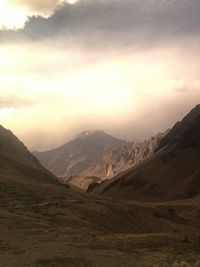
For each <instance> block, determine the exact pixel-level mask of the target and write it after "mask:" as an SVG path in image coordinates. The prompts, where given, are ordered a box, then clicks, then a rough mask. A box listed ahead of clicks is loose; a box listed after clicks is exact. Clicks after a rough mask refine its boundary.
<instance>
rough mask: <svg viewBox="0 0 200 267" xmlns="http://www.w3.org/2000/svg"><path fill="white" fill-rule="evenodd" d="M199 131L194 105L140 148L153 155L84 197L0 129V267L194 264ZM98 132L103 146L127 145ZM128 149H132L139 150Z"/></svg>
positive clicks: (199, 119)
mask: <svg viewBox="0 0 200 267" xmlns="http://www.w3.org/2000/svg"><path fill="white" fill-rule="evenodd" d="M90 134H92V136H93V134H94V133H90ZM90 134H89V133H88V132H87V133H84V135H83V134H82V135H81V136H79V137H78V138H77V139H75V140H72V143H74V142H75V144H77V140H79V142H78V144H80V141H83V140H85V139H88V138H89V135H90ZM199 134H200V106H197V107H196V108H194V109H193V110H192V111H191V112H190V113H189V114H188V115H187V116H186V117H185V118H184V119H183V120H182V121H181V122H179V123H177V124H176V125H175V126H174V127H173V128H172V129H171V130H170V131H169V132H168V133H167V134H166V135H165V136H164V137H162V138H161V139H159V137H160V136H159V137H157V139H156V138H152V139H151V141H153V143H152V142H146V144H148V145H147V146H145V147H144V144H145V143H144V144H143V145H141V147H140V149H139V151H143V152H145V151H148V153H149V152H150V151H151V156H149V158H148V159H147V160H144V161H143V162H142V163H141V164H138V165H136V166H134V167H132V168H131V169H129V170H127V171H125V172H124V173H123V174H119V175H117V176H116V177H114V178H113V179H111V180H108V181H105V182H104V183H102V184H100V185H99V186H96V188H95V187H94V188H93V193H92V194H87V193H82V192H79V191H76V190H75V189H73V188H66V186H63V185H61V184H59V183H58V181H57V180H56V177H55V176H54V175H52V174H51V173H49V171H47V170H46V169H45V168H44V167H42V166H41V164H40V163H39V162H38V160H37V159H36V158H35V157H34V156H33V155H32V154H31V153H30V152H29V151H28V150H27V148H26V147H25V146H24V145H23V143H21V142H20V141H19V140H18V139H17V137H15V136H14V135H13V134H12V132H10V131H8V130H6V129H4V128H3V127H0V183H1V187H0V193H1V204H0V206H1V209H0V225H1V227H0V235H1V239H0V254H1V263H2V265H1V263H0V266H9V267H13V266H21V267H27V266H30V267H35V266H37V267H41V266H56V267H58V266H59V267H61V266H65V265H66V264H67V266H70V267H71V266H77V267H80V266H81V267H88V266H91V267H93V266H95V267H96V266H97V267H100V266H102V265H105V266H126V267H132V266H138V267H142V266H143V267H144V266H145V267H149V266H151V267H153V266H155V264H158V266H167V267H168V266H170V267H172V266H174V265H173V263H174V264H175V261H176V260H177V259H184V260H187V261H189V262H192V263H194V262H196V261H197V260H198V259H199V236H200V230H199V223H200V221H199V218H200V217H199V203H200V186H199V181H200V176H199V175H200V169H199V158H200V143H199V136H200V135H199ZM96 135H98V136H99V138H100V140H103V141H104V142H103V143H104V144H107V142H106V141H105V139H106V140H107V138H109V139H110V140H111V141H112V142H113V143H112V142H111V143H112V144H113V145H114V146H115V145H116V144H118V142H119V143H121V142H122V146H121V147H119V148H116V150H119V151H121V149H122V148H123V146H125V147H126V146H127V144H123V143H124V141H121V140H116V139H113V137H110V136H107V135H106V134H105V133H102V132H99V131H98V133H95V136H96ZM93 138H94V137H93ZM95 140H96V139H95ZM155 140H156V141H155ZM94 143H95V142H93V143H92V144H94ZM90 144H91V143H90ZM152 144H156V145H155V146H154V145H152ZM132 145H133V144H132ZM78 147H79V146H78V145H77V146H76V148H78ZM133 147H134V149H133V150H132V151H133V152H134V151H136V148H138V147H137V146H133ZM154 147H155V149H150V148H154ZM141 148H143V149H141ZM147 148H148V149H147ZM153 150H154V151H155V153H153V154H152V151H153ZM89 151H94V150H91V148H90V150H89ZM148 153H146V154H148ZM122 154H123V153H122ZM146 154H145V153H144V154H142V155H146ZM118 155H119V154H118ZM132 157H133V155H132ZM133 158H134V157H133ZM117 162H118V161H117ZM127 198H128V200H126V199H127ZM139 199H140V200H143V201H142V202H140V201H138V200H139ZM144 200H146V202H144ZM165 200H167V201H165ZM169 200H171V201H169ZM152 201H156V203H153V202H152ZM13 237H14V238H13ZM55 247H56V249H55ZM158 247H159V249H158ZM180 251H181V253H180ZM191 252H192V256H191Z"/></svg>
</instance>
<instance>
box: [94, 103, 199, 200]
mask: <svg viewBox="0 0 200 267" xmlns="http://www.w3.org/2000/svg"><path fill="white" fill-rule="evenodd" d="M199 159H200V105H198V106H196V107H195V108H194V109H193V110H192V111H191V112H190V113H189V114H188V115H187V116H186V117H185V118H184V119H183V120H182V121H181V122H177V123H176V124H175V126H174V127H173V128H172V129H171V130H170V131H169V132H168V134H166V136H164V137H163V138H162V139H161V141H160V143H159V145H158V146H157V148H156V153H154V154H153V155H152V156H151V157H150V158H149V159H148V160H147V161H145V162H143V163H142V164H141V165H140V166H138V167H137V168H132V169H130V170H128V171H127V172H125V173H123V174H122V175H118V176H117V177H116V178H114V179H113V180H111V181H108V182H106V183H104V184H102V185H101V186H100V188H97V189H96V190H97V191H98V192H99V193H100V194H103V195H106V196H113V197H117V198H129V199H143V200H144V199H145V200H151V201H155V200H156V201H164V200H172V199H184V198H191V197H195V196H197V195H199V193H200V165H199Z"/></svg>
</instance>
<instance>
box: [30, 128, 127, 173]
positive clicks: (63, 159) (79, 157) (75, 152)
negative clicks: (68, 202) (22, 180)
mask: <svg viewBox="0 0 200 267" xmlns="http://www.w3.org/2000/svg"><path fill="white" fill-rule="evenodd" d="M125 143H126V142H125V141H123V140H121V139H118V138H115V137H112V136H111V135H109V134H106V133H104V132H103V131H99V130H97V131H86V132H83V133H81V134H80V135H78V136H77V137H76V138H75V139H73V140H71V141H70V142H68V143H66V144H64V145H63V146H61V147H59V148H56V149H53V150H51V151H47V152H34V155H35V156H36V157H37V158H38V159H39V161H40V162H41V163H42V164H43V166H45V167H46V168H47V169H49V170H50V171H51V172H53V173H54V174H55V175H57V176H58V177H67V178H70V177H71V176H78V175H81V174H82V172H83V171H84V170H86V169H88V168H89V167H90V166H92V165H93V164H94V163H96V162H97V161H98V160H100V159H101V158H102V156H103V155H104V154H105V153H107V152H108V151H110V150H113V149H116V148H117V147H120V146H121V145H123V144H125Z"/></svg>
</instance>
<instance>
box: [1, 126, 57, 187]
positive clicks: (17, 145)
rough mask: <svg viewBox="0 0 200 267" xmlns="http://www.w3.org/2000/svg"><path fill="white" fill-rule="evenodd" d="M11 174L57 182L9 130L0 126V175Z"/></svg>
mask: <svg viewBox="0 0 200 267" xmlns="http://www.w3.org/2000/svg"><path fill="white" fill-rule="evenodd" d="M13 175H20V176H21V177H29V178H31V179H32V178H34V179H37V180H40V181H45V182H48V183H56V184H57V183H58V182H57V180H56V177H55V176H54V175H53V174H51V173H50V172H49V171H48V170H46V169H45V168H44V167H43V166H42V165H41V164H40V162H39V161H38V160H37V159H36V158H35V157H34V156H33V155H32V154H31V153H30V152H29V151H28V149H27V148H26V147H25V146H24V144H23V143H22V142H21V141H19V139H18V138H17V137H16V136H15V135H14V134H13V133H12V132H11V131H10V130H7V129H5V128H3V127H2V126H0V176H1V177H6V176H9V177H11V176H13Z"/></svg>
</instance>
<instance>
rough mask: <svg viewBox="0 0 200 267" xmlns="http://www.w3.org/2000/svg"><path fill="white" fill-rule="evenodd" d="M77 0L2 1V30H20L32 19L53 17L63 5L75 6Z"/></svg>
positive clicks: (0, 24) (0, 22) (0, 20)
mask: <svg viewBox="0 0 200 267" xmlns="http://www.w3.org/2000/svg"><path fill="white" fill-rule="evenodd" d="M76 1H77V0H43V1H40V0H1V1H0V30H18V29H23V28H24V27H25V24H26V22H27V21H28V20H29V18H31V17H43V18H49V17H51V16H52V15H53V14H54V12H55V11H56V9H57V8H59V7H60V6H61V5H63V4H65V3H68V4H75V3H76Z"/></svg>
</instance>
